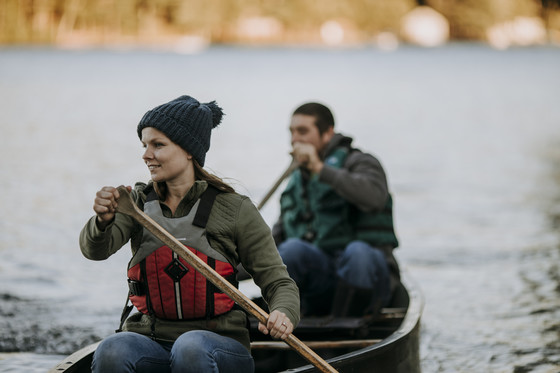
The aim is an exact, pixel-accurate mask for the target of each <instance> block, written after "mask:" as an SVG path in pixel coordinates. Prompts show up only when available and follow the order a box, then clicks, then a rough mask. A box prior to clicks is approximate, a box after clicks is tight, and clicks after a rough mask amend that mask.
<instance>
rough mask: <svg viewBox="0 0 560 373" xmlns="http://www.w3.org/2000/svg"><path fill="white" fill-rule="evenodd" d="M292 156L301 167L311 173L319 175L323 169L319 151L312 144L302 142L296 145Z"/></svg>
mask: <svg viewBox="0 0 560 373" xmlns="http://www.w3.org/2000/svg"><path fill="white" fill-rule="evenodd" d="M292 156H293V157H294V159H295V160H296V161H297V162H298V163H299V164H300V165H302V166H303V167H305V168H307V169H308V170H309V171H311V173H314V174H318V173H319V172H321V170H322V169H323V162H321V159H320V158H319V154H317V150H316V149H315V147H314V146H313V145H311V144H306V143H302V142H296V143H294V147H293V149H292Z"/></svg>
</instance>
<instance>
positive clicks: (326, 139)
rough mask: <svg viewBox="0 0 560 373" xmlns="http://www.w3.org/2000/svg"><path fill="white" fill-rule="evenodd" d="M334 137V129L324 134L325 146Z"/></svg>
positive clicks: (323, 141) (330, 128) (322, 136)
mask: <svg viewBox="0 0 560 373" xmlns="http://www.w3.org/2000/svg"><path fill="white" fill-rule="evenodd" d="M333 136H334V127H329V128H328V129H327V130H326V131H325V132H323V134H322V135H321V141H322V143H323V144H327V143H329V142H330V141H331V139H332V137H333Z"/></svg>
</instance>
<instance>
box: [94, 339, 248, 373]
mask: <svg viewBox="0 0 560 373" xmlns="http://www.w3.org/2000/svg"><path fill="white" fill-rule="evenodd" d="M91 370H92V372H93V373H122V372H137V373H148V372H153V373H156V372H157V373H159V372H162V373H163V372H172V373H179V372H181V373H183V372H192V373H200V372H220V373H224V372H231V373H252V372H253V371H254V362H253V358H252V356H251V354H250V353H249V351H248V350H247V349H246V348H245V347H244V346H243V345H242V344H241V343H239V342H238V341H236V340H234V339H231V338H228V337H224V336H221V335H219V334H216V333H213V332H209V331H205V330H194V331H190V332H187V333H184V334H182V335H181V336H180V337H179V338H177V340H176V341H175V343H162V342H156V341H154V340H152V339H151V338H149V337H147V336H145V335H141V334H138V333H132V332H121V333H116V334H113V335H111V336H109V337H107V338H105V339H104V340H103V341H102V342H101V343H100V344H99V346H98V347H97V350H96V351H95V354H94V355H93V363H92V366H91Z"/></svg>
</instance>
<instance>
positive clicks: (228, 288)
mask: <svg viewBox="0 0 560 373" xmlns="http://www.w3.org/2000/svg"><path fill="white" fill-rule="evenodd" d="M117 189H118V191H119V194H120V197H119V200H118V207H117V211H118V212H120V213H123V214H126V215H129V216H131V217H132V218H134V219H136V221H138V223H140V224H141V225H142V226H143V227H144V228H146V229H147V230H148V231H150V232H151V233H152V234H153V235H154V236H156V237H157V238H158V239H160V240H161V241H162V242H163V243H164V244H166V245H167V246H168V247H169V248H170V249H171V250H173V251H174V252H176V253H177V255H179V256H180V257H181V258H183V259H184V260H186V261H187V263H189V264H190V265H191V266H192V267H193V268H194V269H195V270H197V271H198V272H199V273H200V274H202V275H203V276H204V277H205V278H206V279H208V281H210V282H211V283H212V284H214V285H215V286H216V287H218V288H219V289H220V290H221V291H222V292H224V293H225V294H227V295H228V296H229V297H230V298H231V299H232V300H233V301H235V302H236V303H237V304H238V305H239V306H241V307H242V308H243V309H244V310H246V311H247V312H249V313H250V314H251V315H253V316H254V317H256V318H257V320H259V322H261V323H262V324H265V325H266V322H267V320H268V314H267V313H266V312H265V311H264V310H263V309H262V308H260V307H259V306H257V305H256V304H255V303H254V302H253V301H251V300H250V299H249V298H247V296H245V294H243V293H242V292H241V291H239V290H238V289H237V288H236V287H235V286H233V285H232V284H231V283H229V282H228V281H227V280H226V279H224V278H223V277H222V276H220V275H219V274H218V273H217V272H216V271H214V270H213V269H212V268H211V267H210V266H208V264H206V263H205V262H204V261H202V260H201V259H200V258H199V257H197V256H196V255H195V254H194V253H192V252H191V251H190V250H188V249H187V248H186V247H185V246H184V245H183V244H182V243H181V242H179V241H178V240H177V239H176V238H175V237H173V235H171V234H170V233H169V232H167V231H166V230H165V229H163V228H162V227H161V226H160V225H159V224H158V223H156V222H155V221H154V220H153V219H152V218H150V217H149V216H148V215H146V213H145V212H144V211H142V210H140V208H138V206H137V205H136V204H135V203H134V201H132V198H131V197H130V193H129V192H128V190H127V189H126V188H125V187H123V186H120V187H118V188H117ZM284 342H286V343H287V344H288V345H289V346H290V347H292V348H293V349H294V350H296V351H297V352H298V353H299V354H300V355H301V356H303V357H304V358H305V359H307V360H308V361H309V362H310V363H312V364H313V365H314V366H315V367H317V369H319V370H320V371H321V372H325V373H334V372H336V370H335V369H334V368H333V367H332V366H330V365H329V364H328V363H327V362H326V361H325V360H323V359H322V358H321V357H320V356H319V355H317V354H316V353H315V352H313V351H312V350H311V349H310V348H309V347H308V346H307V345H305V344H304V343H303V342H301V341H300V340H299V339H298V338H296V337H295V336H294V335H293V334H290V335H289V336H288V337H287V338H286V339H285V340H284Z"/></svg>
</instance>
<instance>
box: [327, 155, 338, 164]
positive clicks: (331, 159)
mask: <svg viewBox="0 0 560 373" xmlns="http://www.w3.org/2000/svg"><path fill="white" fill-rule="evenodd" d="M336 162H337V159H336V157H335V156H332V157H329V158H327V164H331V165H335V164H336Z"/></svg>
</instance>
